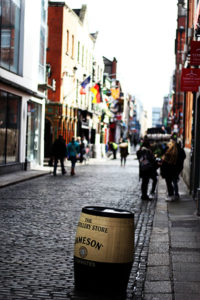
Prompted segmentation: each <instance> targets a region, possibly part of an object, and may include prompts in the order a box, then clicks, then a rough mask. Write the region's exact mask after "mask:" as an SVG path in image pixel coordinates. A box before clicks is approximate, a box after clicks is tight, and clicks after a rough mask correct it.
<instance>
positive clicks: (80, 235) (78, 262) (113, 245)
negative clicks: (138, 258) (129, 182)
mask: <svg viewBox="0 0 200 300" xmlns="http://www.w3.org/2000/svg"><path fill="white" fill-rule="evenodd" d="M133 257H134V214H133V213H131V212H129V211H126V210H120V209H115V208H110V207H99V206H93V207H91V206H87V207H84V208H82V213H81V216H80V220H79V222H78V227H77V232H76V238H75V246H74V277H75V288H76V289H77V290H80V291H81V290H82V291H93V292H99V291H101V292H104V291H106V292H111V293H118V294H119V293H121V294H124V293H125V292H126V288H127V284H128V280H129V275H130V271H131V267H132V263H133Z"/></svg>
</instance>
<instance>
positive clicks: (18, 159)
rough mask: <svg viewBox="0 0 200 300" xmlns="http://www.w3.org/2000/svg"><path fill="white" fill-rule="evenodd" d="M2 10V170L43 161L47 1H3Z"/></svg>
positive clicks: (31, 165)
mask: <svg viewBox="0 0 200 300" xmlns="http://www.w3.org/2000/svg"><path fill="white" fill-rule="evenodd" d="M0 11H1V20H0V22H1V27H0V30H1V37H2V38H1V41H0V174H1V173H7V172H12V171H15V170H19V169H24V168H26V167H27V165H28V166H30V167H34V166H35V165H42V164H43V156H44V154H43V148H44V146H43V141H44V112H45V93H44V91H40V90H39V85H40V84H44V83H45V76H46V55H45V52H46V34H47V25H46V24H47V0H42V1H40V0H35V1H25V0H8V1H1V2H0ZM33 16H34V17H33Z"/></svg>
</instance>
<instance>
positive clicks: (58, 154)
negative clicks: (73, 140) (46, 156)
mask: <svg viewBox="0 0 200 300" xmlns="http://www.w3.org/2000/svg"><path fill="white" fill-rule="evenodd" d="M66 153H67V147H66V144H65V140H64V139H63V137H62V135H59V137H58V139H56V140H55V142H54V143H53V146H52V155H53V157H54V169H53V175H54V176H56V170H57V165H58V160H60V164H61V169H62V174H63V175H64V174H65V173H66V171H65V167H64V159H65V157H66Z"/></svg>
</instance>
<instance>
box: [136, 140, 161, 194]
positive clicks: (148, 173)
mask: <svg viewBox="0 0 200 300" xmlns="http://www.w3.org/2000/svg"><path fill="white" fill-rule="evenodd" d="M136 155H137V158H138V160H139V178H141V179H142V183H141V192H142V196H141V199H142V200H151V199H152V196H154V194H155V189H156V184H157V175H158V174H157V168H158V164H157V162H156V159H155V156H154V154H153V152H152V150H151V147H150V143H149V140H148V139H144V141H143V143H142V144H141V147H140V149H139V150H138V151H137V152H136ZM150 179H151V180H152V186H151V192H150V195H151V197H149V195H148V185H149V180H150Z"/></svg>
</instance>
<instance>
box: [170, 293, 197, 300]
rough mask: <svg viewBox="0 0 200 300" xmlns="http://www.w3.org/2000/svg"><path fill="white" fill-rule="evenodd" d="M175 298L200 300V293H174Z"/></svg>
mask: <svg viewBox="0 0 200 300" xmlns="http://www.w3.org/2000/svg"><path fill="white" fill-rule="evenodd" d="M174 299H175V300H199V299H200V297H199V294H192V293H184V294H183V293H178V294H175V295H174Z"/></svg>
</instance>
